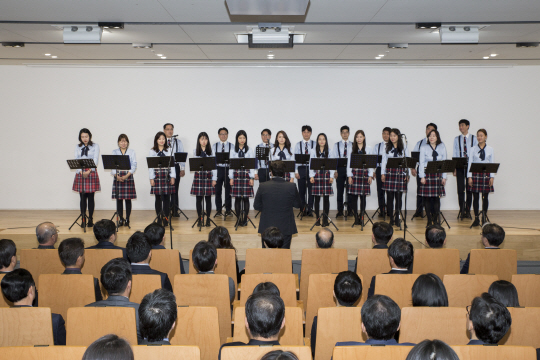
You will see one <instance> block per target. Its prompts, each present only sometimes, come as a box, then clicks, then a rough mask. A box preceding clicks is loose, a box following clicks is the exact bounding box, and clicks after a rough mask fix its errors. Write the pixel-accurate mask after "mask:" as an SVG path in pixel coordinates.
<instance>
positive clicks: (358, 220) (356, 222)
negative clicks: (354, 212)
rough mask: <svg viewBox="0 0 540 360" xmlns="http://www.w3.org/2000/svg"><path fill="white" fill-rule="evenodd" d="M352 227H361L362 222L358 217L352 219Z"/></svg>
mask: <svg viewBox="0 0 540 360" xmlns="http://www.w3.org/2000/svg"><path fill="white" fill-rule="evenodd" d="M354 225H362V220H360V218H359V217H358V216H355V217H354Z"/></svg>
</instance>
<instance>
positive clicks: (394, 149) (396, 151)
mask: <svg viewBox="0 0 540 360" xmlns="http://www.w3.org/2000/svg"><path fill="white" fill-rule="evenodd" d="M392 152H393V153H394V157H398V156H397V154H398V149H397V148H393V149H392Z"/></svg>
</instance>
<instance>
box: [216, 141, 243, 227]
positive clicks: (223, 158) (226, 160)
mask: <svg viewBox="0 0 540 360" xmlns="http://www.w3.org/2000/svg"><path fill="white" fill-rule="evenodd" d="M216 164H225V189H227V186H231V185H230V184H229V182H230V181H229V171H228V168H229V167H230V153H229V152H228V151H227V152H217V151H216ZM226 203H227V191H225V202H224V204H223V205H221V208H219V209H216V214H215V215H214V219H215V218H216V216H218V214H219V213H222V210H223V207H224V206H225V205H226ZM231 212H232V213H233V214H234V216H236V217H238V216H237V215H236V213H235V212H234V210H232V209H231ZM223 220H227V212H225V213H223Z"/></svg>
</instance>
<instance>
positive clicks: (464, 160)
mask: <svg viewBox="0 0 540 360" xmlns="http://www.w3.org/2000/svg"><path fill="white" fill-rule="evenodd" d="M452 160H455V161H456V169H463V172H464V174H463V181H465V186H464V187H463V192H464V194H463V204H461V206H460V208H461V209H460V210H459V212H458V215H457V218H458V220H459V218H460V217H461V220H463V219H465V218H469V219H471V220H472V216H471V213H470V212H469V213H467V211H466V210H465V209H467V167H468V166H469V158H468V157H453V158H452Z"/></svg>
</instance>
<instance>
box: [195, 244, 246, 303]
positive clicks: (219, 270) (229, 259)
mask: <svg viewBox="0 0 540 360" xmlns="http://www.w3.org/2000/svg"><path fill="white" fill-rule="evenodd" d="M217 257H218V263H217V265H216V268H215V269H214V273H216V274H225V275H227V276H228V277H230V278H231V279H233V280H234V288H235V290H236V292H235V294H236V293H237V292H238V282H237V280H238V279H237V274H236V252H235V251H234V249H217ZM192 259H193V250H189V273H190V274H196V273H197V270H196V269H195V267H194V266H193V260H192ZM237 296H238V295H237Z"/></svg>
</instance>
